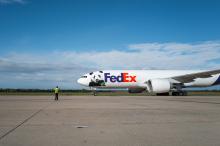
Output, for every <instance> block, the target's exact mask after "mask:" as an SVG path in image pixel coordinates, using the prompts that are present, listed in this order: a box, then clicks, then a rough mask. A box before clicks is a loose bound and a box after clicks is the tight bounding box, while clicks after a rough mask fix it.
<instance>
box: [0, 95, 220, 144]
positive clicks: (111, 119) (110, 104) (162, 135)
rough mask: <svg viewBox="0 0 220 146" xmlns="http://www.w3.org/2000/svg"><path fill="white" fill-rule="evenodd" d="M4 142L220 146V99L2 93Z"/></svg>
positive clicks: (0, 121)
mask: <svg viewBox="0 0 220 146" xmlns="http://www.w3.org/2000/svg"><path fill="white" fill-rule="evenodd" d="M0 145H1V146H61V145H62V146H85V145H86V146H110V145H111V146H219V145H220V97H218V96H212V97H207V96H201V97H197V96H193V97H156V96H96V97H93V96H63V97H60V100H59V101H58V102H56V101H54V100H53V97H50V96H0Z"/></svg>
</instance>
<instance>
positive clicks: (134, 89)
mask: <svg viewBox="0 0 220 146" xmlns="http://www.w3.org/2000/svg"><path fill="white" fill-rule="evenodd" d="M144 90H146V89H144V88H129V89H128V92H129V93H142V92H143V91H144Z"/></svg>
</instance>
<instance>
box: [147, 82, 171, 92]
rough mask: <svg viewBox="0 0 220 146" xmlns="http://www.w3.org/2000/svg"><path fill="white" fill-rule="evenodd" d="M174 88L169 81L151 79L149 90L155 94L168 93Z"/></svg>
mask: <svg viewBox="0 0 220 146" xmlns="http://www.w3.org/2000/svg"><path fill="white" fill-rule="evenodd" d="M171 88H172V86H171V83H170V81H169V80H167V79H151V80H149V81H148V90H149V92H153V93H167V92H169V91H170V89H171Z"/></svg>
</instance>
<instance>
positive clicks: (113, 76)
mask: <svg viewBox="0 0 220 146" xmlns="http://www.w3.org/2000/svg"><path fill="white" fill-rule="evenodd" d="M198 72H202V71H201V70H104V71H96V72H92V73H88V74H85V75H84V76H82V77H81V78H79V79H78V83H80V84H82V85H84V86H90V85H93V86H94V87H96V88H147V84H146V83H147V81H149V80H152V79H167V80H169V81H170V82H175V81H173V79H172V77H176V76H182V75H187V74H192V73H198ZM219 76H220V74H216V75H213V76H211V77H208V78H197V79H195V80H194V81H193V82H189V83H184V86H185V87H207V86H212V85H214V84H219ZM91 81H92V82H94V84H93V83H92V84H90V82H91ZM99 83H100V84H99Z"/></svg>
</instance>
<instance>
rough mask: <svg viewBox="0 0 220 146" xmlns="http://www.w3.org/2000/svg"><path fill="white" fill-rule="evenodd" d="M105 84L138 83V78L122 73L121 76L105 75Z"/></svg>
mask: <svg viewBox="0 0 220 146" xmlns="http://www.w3.org/2000/svg"><path fill="white" fill-rule="evenodd" d="M104 77H105V82H108V81H110V82H113V83H114V82H136V76H129V75H128V73H121V75H119V76H114V75H110V73H104Z"/></svg>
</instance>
